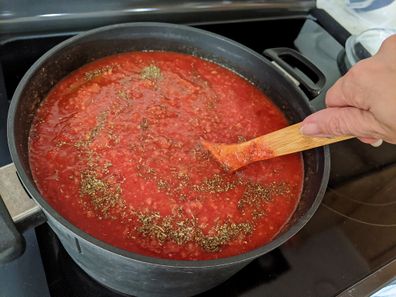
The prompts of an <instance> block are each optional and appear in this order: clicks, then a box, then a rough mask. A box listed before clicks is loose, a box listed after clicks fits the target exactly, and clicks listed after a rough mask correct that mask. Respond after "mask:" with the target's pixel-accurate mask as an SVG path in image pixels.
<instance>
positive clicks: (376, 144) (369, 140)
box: [358, 137, 383, 147]
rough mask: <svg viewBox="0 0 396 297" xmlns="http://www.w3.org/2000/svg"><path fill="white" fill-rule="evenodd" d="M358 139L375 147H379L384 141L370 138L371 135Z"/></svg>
mask: <svg viewBox="0 0 396 297" xmlns="http://www.w3.org/2000/svg"><path fill="white" fill-rule="evenodd" d="M358 139H359V140H360V141H361V142H363V143H367V144H371V145H372V146H373V147H379V146H380V145H381V144H382V143H383V140H382V139H376V138H370V137H358Z"/></svg>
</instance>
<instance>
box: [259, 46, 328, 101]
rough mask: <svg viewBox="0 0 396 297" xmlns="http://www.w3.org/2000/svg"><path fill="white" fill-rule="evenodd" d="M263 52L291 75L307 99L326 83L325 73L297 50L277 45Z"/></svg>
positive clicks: (317, 93) (318, 92)
mask: <svg viewBox="0 0 396 297" xmlns="http://www.w3.org/2000/svg"><path fill="white" fill-rule="evenodd" d="M263 54H264V56H266V57H268V58H269V59H270V60H272V61H273V62H275V63H276V66H278V68H280V69H281V70H282V71H284V72H285V73H286V74H287V75H288V76H291V77H292V78H293V79H294V81H295V82H296V83H297V84H298V85H300V87H301V89H302V90H303V91H304V93H305V94H306V95H307V96H308V98H309V99H313V98H315V97H317V96H318V95H319V94H320V93H321V91H322V90H323V87H324V86H325V84H326V78H325V75H324V74H323V73H322V71H320V69H319V68H318V67H316V66H315V65H314V64H313V63H312V62H311V61H309V60H308V59H307V58H305V57H304V56H303V55H301V54H300V53H299V52H298V51H296V50H293V49H291V48H287V47H278V48H270V49H266V50H265V51H264V52H263Z"/></svg>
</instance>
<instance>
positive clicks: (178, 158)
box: [29, 52, 303, 260]
mask: <svg viewBox="0 0 396 297" xmlns="http://www.w3.org/2000/svg"><path fill="white" fill-rule="evenodd" d="M285 126H287V121H286V119H285V117H284V116H283V114H282V113H281V111H280V110H279V109H278V108H277V107H276V106H275V105H274V104H273V103H272V102H271V101H270V99H269V98H268V97H267V96H266V95H265V94H263V93H262V92H261V91H260V90H259V89H258V88H256V87H255V86H253V85H252V84H251V83H249V82H248V81H247V80H245V79H244V78H242V77H240V76H238V75H237V74H235V73H233V72H232V71H230V70H228V69H226V68H224V67H222V66H219V65H217V64H214V63H212V62H209V61H205V60H203V59H200V58H197V57H194V56H191V55H185V54H180V53H174V52H130V53H123V54H118V55H114V56H109V57H105V58H102V59H100V60H97V61H94V62H92V63H90V64H87V65H85V66H83V67H81V68H80V69H78V70H76V71H74V72H73V73H71V74H70V75H69V76H67V77H66V78H64V79H63V80H62V81H60V82H59V83H58V84H57V85H56V86H55V87H54V88H53V89H52V90H51V92H50V93H49V94H48V96H47V98H46V99H45V100H44V101H43V102H42V105H41V106H40V108H39V109H38V111H37V113H36V115H35V119H34V122H33V125H32V128H31V132H30V139H29V152H30V155H29V158H30V166H31V170H32V173H33V177H34V180H35V182H36V184H37V186H38V188H39V190H40V192H41V193H42V195H43V196H44V197H45V199H46V200H47V201H48V202H49V203H50V205H51V206H52V207H53V208H54V209H55V210H57V211H58V212H59V213H60V214H61V215H62V216H64V217H65V218H66V219H67V220H69V221H70V222H71V223H72V224H74V225H76V226H77V227H79V228H80V229H82V230H83V231H85V232H87V233H89V234H90V235H92V236H94V237H96V238H98V239H100V240H102V241H104V242H107V243H109V244H111V245H113V246H115V247H119V248H121V249H125V250H128V251H131V252H136V253H139V254H143V255H148V256H154V257H159V258H170V259H183V260H201V259H215V258H221V257H227V256H232V255H237V254H240V253H244V252H246V251H249V250H252V249H254V248H257V247H259V246H262V245H263V244H265V243H268V242H269V241H271V240H272V239H273V238H274V237H275V236H276V235H277V234H278V233H279V232H280V231H281V229H282V228H283V226H284V225H285V224H286V223H287V221H288V220H289V218H290V217H291V215H292V214H293V212H294V210H295V208H296V206H297V204H298V201H299V197H300V193H301V189H302V180H303V166H302V159H301V156H300V155H299V154H294V155H289V156H285V157H281V158H275V159H271V160H267V161H263V162H257V163H255V164H251V165H249V166H247V167H245V168H243V169H241V170H239V171H237V172H234V173H227V172H225V171H224V170H223V169H222V168H221V166H220V165H219V164H218V163H217V162H216V161H215V160H214V159H213V158H211V156H210V155H209V153H208V152H207V151H206V150H205V149H204V148H203V147H202V145H201V142H200V141H201V139H205V140H207V141H212V142H225V143H233V142H238V141H243V140H246V139H251V138H254V137H257V136H259V135H263V134H266V133H268V132H271V131H273V130H276V129H280V128H282V127H285Z"/></svg>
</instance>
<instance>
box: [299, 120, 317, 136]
mask: <svg viewBox="0 0 396 297" xmlns="http://www.w3.org/2000/svg"><path fill="white" fill-rule="evenodd" d="M300 132H301V134H304V135H318V134H320V130H319V126H318V125H317V124H315V123H307V124H304V125H303V126H301V129H300Z"/></svg>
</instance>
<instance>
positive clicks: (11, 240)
mask: <svg viewBox="0 0 396 297" xmlns="http://www.w3.org/2000/svg"><path fill="white" fill-rule="evenodd" d="M44 221H45V215H44V213H43V212H42V211H41V208H40V207H39V206H38V204H37V203H36V202H34V201H33V200H32V199H31V198H30V197H29V195H28V194H27V193H26V191H25V189H24V188H23V186H22V184H21V182H20V181H19V178H18V176H17V171H16V168H15V166H14V164H8V165H6V166H3V167H0V234H1V236H0V263H6V262H9V261H12V260H14V259H16V258H18V257H19V256H21V255H22V254H23V252H24V251H25V239H24V237H23V236H22V232H23V231H25V230H27V229H28V228H32V227H36V226H38V225H39V224H41V223H43V222H44Z"/></svg>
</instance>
